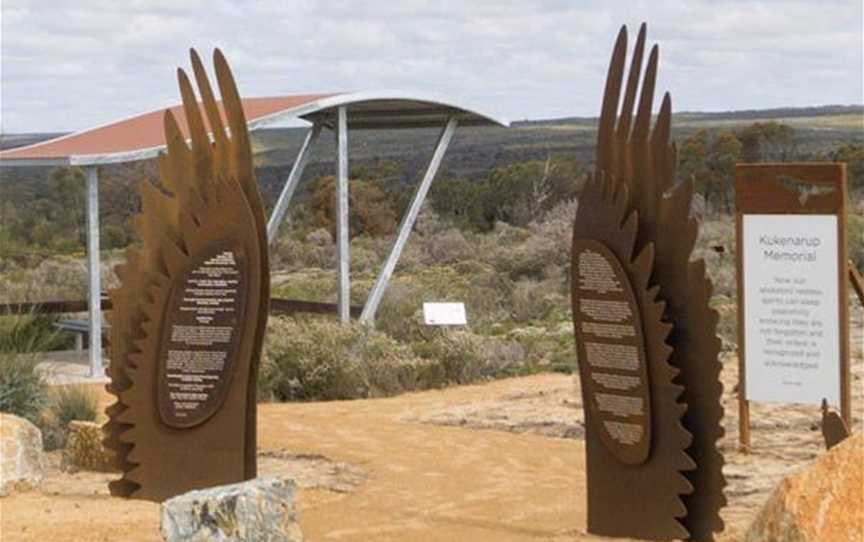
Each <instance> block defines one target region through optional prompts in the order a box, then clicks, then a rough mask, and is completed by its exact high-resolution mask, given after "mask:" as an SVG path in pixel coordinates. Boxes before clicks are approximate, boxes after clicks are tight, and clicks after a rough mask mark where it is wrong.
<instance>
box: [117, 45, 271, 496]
mask: <svg viewBox="0 0 864 542" xmlns="http://www.w3.org/2000/svg"><path fill="white" fill-rule="evenodd" d="M214 63H215V67H216V69H215V71H216V76H217V80H218V82H219V87H220V92H221V95H222V98H223V101H224V103H225V104H226V107H225V110H224V112H222V111H220V110H219V109H218V106H217V104H216V102H215V100H214V99H213V93H212V91H211V90H210V86H209V82H208V81H207V78H206V75H205V74H204V71H203V68H202V66H201V63H200V60H199V59H198V57H197V55H196V54H195V53H194V51H193V52H192V64H193V67H194V68H195V74H196V77H197V79H198V88H199V91H200V92H201V95H202V98H203V104H204V109H205V111H204V114H206V116H207V117H208V119H209V121H210V122H211V123H213V124H214V125H216V129H215V130H214V131H213V133H214V140H215V141H213V142H212V143H211V139H210V136H209V135H208V131H207V125H206V123H205V120H204V116H203V115H202V111H201V108H200V107H199V104H198V101H197V100H196V97H195V93H194V90H193V89H192V85H191V83H190V81H189V79H188V77H187V76H186V74H185V73H184V72H183V71H182V70H180V71H178V80H179V84H180V90H181V94H182V96H183V103H184V108H185V114H186V118H187V120H188V126H189V133H190V136H191V141H192V145H191V148H190V147H188V146H187V145H186V143H185V141H184V139H185V137H184V134H183V133H182V132H181V131H180V129H179V127H178V125H177V122H176V120H175V118H174V115H173V114H172V113H171V112H170V111H169V112H166V114H165V140H166V141H167V143H168V152H167V154H165V155H163V156H162V157H161V160H160V170H161V176H162V183H163V185H164V186H165V187H166V189H167V190H168V192H167V193H166V192H163V191H161V190H159V189H157V188H155V187H154V186H153V185H152V184H150V183H148V182H144V183H142V184H141V186H140V192H141V199H142V212H141V214H139V215H138V216H137V217H136V230H137V232H138V234H139V235H140V237H141V238H142V241H143V243H142V246H141V247H140V248H132V249H129V250H128V251H127V262H126V264H123V265H120V266H118V268H117V275H118V277H119V278H120V283H121V285H120V287H119V288H117V289H115V290H112V291H111V292H109V294H110V296H111V299H112V302H113V305H114V310H113V311H112V313H111V321H112V335H111V349H112V355H111V360H112V363H111V366H110V368H109V376H110V377H111V383H110V384H109V386H108V391H109V392H110V393H112V394H113V395H115V396H116V397H117V402H116V403H115V404H113V405H111V406H110V407H109V408H108V410H107V414H108V417H109V421H108V423H107V424H106V426H105V431H106V434H107V436H106V441H105V443H106V446H108V447H109V448H111V449H113V450H114V451H115V452H116V454H117V458H118V467H119V468H120V470H122V472H123V476H122V478H121V479H119V480H115V481H113V482H111V484H110V489H111V493H112V494H113V495H121V496H130V497H135V498H142V499H150V500H155V501H161V500H164V499H166V498H169V497H171V496H173V495H176V494H179V493H183V492H186V491H189V490H192V489H198V488H202V487H208V486H213V485H220V484H227V483H232V482H238V481H242V480H246V479H249V478H252V477H254V476H255V474H256V463H255V462H256V459H255V425H256V424H255V411H256V404H255V384H256V380H257V367H258V363H259V359H260V354H261V344H262V340H263V332H264V324H265V322H266V318H267V307H268V299H269V284H270V281H269V268H268V262H267V246H266V233H265V232H266V230H265V228H264V213H263V207H262V205H261V200H260V196H259V194H258V188H257V183H256V181H255V177H254V172H253V167H252V153H251V148H250V146H249V140H248V132H247V127H246V120H245V118H244V117H243V110H242V107H241V102H240V99H239V96H238V94H237V90H236V85H235V83H234V81H233V77H232V76H231V73H230V70H229V69H228V66H227V63H226V62H225V59H224V57H222V55H221V53H220V52H219V51H218V50H217V51H216V53H215V55H214ZM222 113H224V122H225V124H227V125H228V127H229V128H230V134H231V135H230V138H229V137H228V135H227V134H226V132H225V130H224V129H223V128H222V123H223V115H222Z"/></svg>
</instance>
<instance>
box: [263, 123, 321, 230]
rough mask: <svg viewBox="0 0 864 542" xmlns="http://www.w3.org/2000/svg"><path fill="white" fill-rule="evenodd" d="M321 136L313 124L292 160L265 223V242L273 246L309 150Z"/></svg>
mask: <svg viewBox="0 0 864 542" xmlns="http://www.w3.org/2000/svg"><path fill="white" fill-rule="evenodd" d="M320 134H321V125H320V124H318V123H315V124H313V125H312V128H310V129H309V132H307V133H306V139H305V140H304V141H303V146H302V147H300V152H299V153H298V154H297V158H296V159H295V160H294V165H293V166H291V173H290V174H289V175H288V180H286V181H285V186H284V187H283V188H282V193H281V194H279V199H278V200H276V206H275V207H273V212H272V213H270V220H269V221H268V222H267V241H268V242H269V244H271V245H272V244H273V241H275V240H276V234H277V233H279V226H280V225H282V221H283V220H284V219H285V213H286V211H288V204H289V203H291V197H292V196H293V195H294V190H296V189H297V185H299V184H300V178H301V177H302V176H303V170H304V169H306V163H307V162H308V161H309V155H310V154H311V153H310V149H311V147H312V145H314V144H315V141H316V140H317V139H318V136H319V135H320Z"/></svg>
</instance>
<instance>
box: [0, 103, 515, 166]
mask: <svg viewBox="0 0 864 542" xmlns="http://www.w3.org/2000/svg"><path fill="white" fill-rule="evenodd" d="M242 103H243V110H244V112H245V113H246V121H247V123H248V124H249V126H250V128H254V127H257V126H261V125H265V124H267V123H268V122H275V121H280V120H285V119H288V118H302V119H305V120H308V121H311V122H323V123H324V124H327V115H328V114H329V113H331V112H332V111H333V110H334V109H335V108H336V107H339V106H348V107H349V127H353V128H361V129H362V128H394V127H395V128H405V127H423V126H438V125H442V124H443V121H446V118H447V117H448V116H450V115H455V116H457V118H458V119H459V122H460V124H461V125H463V126H464V125H493V124H499V125H506V122H504V121H500V120H496V119H494V118H492V117H491V116H489V115H484V114H480V113H476V112H474V111H470V110H468V109H464V108H461V107H457V106H455V105H452V104H448V103H445V102H443V101H441V100H439V99H432V98H429V97H426V96H418V95H415V94H406V93H403V92H359V93H335V94H295V95H287V96H275V97H268V98H245V99H243V100H242ZM220 108H221V104H220ZM170 110H171V112H172V113H173V114H174V117H175V118H176V119H177V123H178V124H179V126H180V129H181V130H182V131H183V132H184V134H188V132H187V128H186V115H185V114H184V112H183V107H182V106H180V105H176V106H174V107H171V108H170ZM164 112H165V110H157V111H151V112H149V113H144V114H143V115H138V116H135V117H131V118H128V119H124V120H120V121H117V122H112V123H110V124H105V125H103V126H99V127H96V128H91V129H89V130H84V131H81V132H76V133H73V134H68V135H64V136H61V137H57V138H54V139H49V140H47V141H42V142H40V143H34V144H32V145H26V146H23V147H17V148H14V149H8V150H5V151H0V165H2V166H25V165H87V164H91V165H92V164H106V163H117V162H127V161H133V160H141V159H145V158H152V157H153V156H156V155H157V154H158V152H159V151H160V150H161V149H163V148H164V147H165V134H164V129H163V116H164ZM202 117H203V119H204V120H205V122H206V119H207V116H206V115H205V114H204V113H203V109H202Z"/></svg>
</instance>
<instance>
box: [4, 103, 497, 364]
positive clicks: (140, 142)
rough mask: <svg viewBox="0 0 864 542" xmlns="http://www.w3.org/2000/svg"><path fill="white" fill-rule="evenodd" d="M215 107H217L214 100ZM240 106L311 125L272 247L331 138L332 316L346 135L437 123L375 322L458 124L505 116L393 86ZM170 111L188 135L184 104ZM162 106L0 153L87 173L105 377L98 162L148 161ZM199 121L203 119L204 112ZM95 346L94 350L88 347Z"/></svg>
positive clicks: (255, 120)
mask: <svg viewBox="0 0 864 542" xmlns="http://www.w3.org/2000/svg"><path fill="white" fill-rule="evenodd" d="M220 107H221V105H220ZM243 109H244V113H245V115H246V119H247V123H248V125H249V129H250V130H255V129H256V128H265V127H268V126H273V125H277V124H282V123H284V122H287V121H290V120H293V119H300V120H303V121H306V122H308V123H310V124H311V127H310V128H309V129H308V132H307V134H306V137H305V140H304V142H303V144H302V146H301V148H300V152H299V153H298V155H297V157H296V159H295V161H294V164H293V166H292V168H291V171H290V173H289V175H288V178H287V179H286V180H285V183H284V186H283V187H282V190H281V193H280V195H279V198H278V199H277V201H276V204H275V206H274V208H273V211H272V213H271V215H270V217H269V219H268V224H267V237H268V239H269V241H270V243H271V244H272V242H273V241H274V240H275V238H276V234H277V231H278V229H279V226H280V224H281V223H282V221H283V220H284V218H285V215H286V213H287V211H288V207H289V204H290V202H291V198H292V196H293V195H294V191H295V190H296V188H297V186H298V184H299V183H300V179H301V177H302V175H303V170H304V168H305V167H306V164H307V162H308V160H309V155H310V150H311V148H312V147H313V146H314V145H315V142H316V141H317V139H318V137H319V135H320V134H321V131H322V130H325V129H327V130H331V131H333V132H334V134H335V136H336V137H335V139H336V149H335V151H336V215H337V216H336V232H337V235H336V237H337V239H336V246H337V281H338V301H337V307H338V316H339V319H340V320H341V321H342V322H343V323H347V322H348V321H349V319H350V292H351V280H350V265H349V264H350V244H349V235H348V233H349V232H348V217H349V209H348V135H349V132H350V131H351V130H364V129H402V128H429V127H441V133H440V135H439V137H438V140H437V143H436V145H435V149H434V151H433V153H432V156H431V158H430V160H429V164H428V166H427V168H426V171H425V173H424V175H423V177H422V179H421V180H420V182H419V184H418V185H417V187H416V188H415V191H414V195H413V197H412V198H411V201H410V203H409V205H408V208H407V209H406V211H405V214H404V215H403V217H402V220H401V223H400V225H399V228H398V230H397V233H396V237H395V240H394V241H393V246H392V248H391V250H390V253H389V254H388V256H387V259H386V260H385V261H384V263H383V265H382V267H381V270H380V271H379V274H378V277H377V279H376V281H375V284H374V286H373V287H372V290H371V292H370V294H369V297H368V299H367V300H366V303H365V305H364V307H363V312H362V314H361V316H360V320H361V321H362V322H364V323H367V324H374V321H375V313H376V311H377V309H378V305H379V304H380V303H381V298H382V297H383V295H384V291H385V290H386V288H387V284H388V282H389V280H390V276H391V275H392V274H393V271H394V269H395V268H396V263H397V261H398V260H399V256H400V255H401V252H402V249H403V247H404V246H405V243H406V242H407V240H408V237H409V235H410V233H411V230H412V228H413V226H414V223H415V221H416V219H417V215H418V213H419V212H420V207H421V206H422V204H423V201H424V200H425V198H426V195H427V193H428V191H429V187H430V186H431V184H432V181H433V179H434V178H435V175H436V173H437V171H438V167H439V166H440V164H441V161H442V159H443V157H444V154H445V152H446V150H447V147H448V146H449V144H450V141H451V139H452V137H453V134H454V132H455V131H456V128H457V126H493V125H499V126H506V125H507V123H506V122H505V121H502V120H499V119H496V118H494V117H492V116H490V115H487V114H483V113H479V112H477V111H474V110H470V109H467V108H465V107H460V106H458V105H455V104H452V103H448V102H446V101H443V100H440V99H437V98H433V97H430V96H425V95H421V94H416V93H409V92H399V91H379V92H356V93H331V94H297V95H286V96H275V97H267V98H247V99H244V100H243ZM171 111H172V113H173V114H174V116H175V118H176V119H177V121H178V123H179V124H180V128H181V130H183V132H184V135H187V136H188V128H187V126H186V118H185V115H184V113H183V108H182V106H180V105H176V106H174V107H172V108H171ZM163 113H164V109H160V110H156V111H152V112H149V113H145V114H142V115H138V116H135V117H131V118H127V119H123V120H120V121H117V122H112V123H110V124H105V125H102V126H98V127H96V128H91V129H88V130H84V131H81V132H76V133H73V134H69V135H64V136H61V137H57V138H54V139H49V140H47V141H42V142H39V143H35V144H32V145H27V146H23V147H17V148H13V149H8V150H5V151H2V152H0V167H28V166H29V167H33V166H78V167H81V168H82V169H84V171H85V174H86V179H87V183H86V199H85V201H86V206H87V209H86V216H87V269H88V276H89V288H88V289H89V293H88V313H89V317H88V326H89V330H90V344H91V348H90V354H89V355H90V357H89V363H90V374H91V377H94V378H101V377H103V376H104V374H105V373H104V367H103V360H102V349H101V348H100V347H99V345H101V344H102V325H103V324H102V313H101V290H102V284H101V277H100V273H99V166H100V165H105V164H118V163H125V162H134V161H137V160H145V159H149V158H155V157H156V156H158V155H159V153H160V152H162V151H163V150H164V149H165V137H164V131H163V125H162V118H163ZM205 118H206V117H205ZM92 345H96V347H95V348H94V347H92Z"/></svg>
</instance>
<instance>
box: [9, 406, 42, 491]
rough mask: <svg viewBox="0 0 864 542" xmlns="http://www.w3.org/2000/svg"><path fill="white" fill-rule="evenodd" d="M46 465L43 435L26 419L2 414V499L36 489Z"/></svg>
mask: <svg viewBox="0 0 864 542" xmlns="http://www.w3.org/2000/svg"><path fill="white" fill-rule="evenodd" d="M45 466H46V463H45V453H44V452H43V450H42V432H41V431H39V429H38V428H37V427H36V426H35V425H33V424H32V423H30V422H28V421H27V420H25V419H24V418H19V417H18V416H14V415H12V414H5V413H0V496H3V495H6V494H8V493H9V492H10V491H12V490H13V489H26V488H31V487H37V486H38V485H39V483H40V482H41V481H42V478H43V476H44V475H45Z"/></svg>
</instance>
